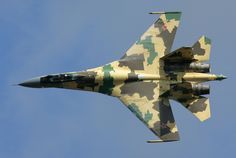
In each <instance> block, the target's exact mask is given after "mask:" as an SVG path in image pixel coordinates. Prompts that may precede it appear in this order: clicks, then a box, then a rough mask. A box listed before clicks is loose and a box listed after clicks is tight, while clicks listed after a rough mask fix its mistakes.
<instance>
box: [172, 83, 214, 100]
mask: <svg viewBox="0 0 236 158" xmlns="http://www.w3.org/2000/svg"><path fill="white" fill-rule="evenodd" d="M207 94H210V86H209V85H206V84H195V83H194V84H193V83H189V82H184V83H177V84H172V85H171V86H170V92H169V95H170V96H173V97H175V98H176V97H177V98H178V99H179V97H181V98H189V97H190V98H191V97H192V95H194V96H200V95H207Z"/></svg>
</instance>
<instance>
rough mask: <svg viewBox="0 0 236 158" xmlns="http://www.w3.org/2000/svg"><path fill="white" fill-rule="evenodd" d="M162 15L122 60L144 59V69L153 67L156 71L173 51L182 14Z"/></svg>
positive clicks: (170, 13) (167, 13)
mask: <svg viewBox="0 0 236 158" xmlns="http://www.w3.org/2000/svg"><path fill="white" fill-rule="evenodd" d="M160 14H161V15H160V18H159V19H158V20H157V21H156V22H155V23H154V24H153V25H152V26H151V27H150V28H149V29H148V30H147V31H146V32H145V33H144V34H143V35H142V36H141V38H140V39H139V40H138V41H137V42H136V43H134V44H133V46H132V47H131V48H130V49H129V50H128V51H127V52H126V53H125V55H124V56H123V57H122V58H121V60H125V59H128V60H130V59H132V57H134V58H136V59H137V58H140V59H143V61H142V62H143V64H144V67H147V66H149V67H150V66H153V69H154V70H155V69H156V64H157V63H158V61H159V58H161V57H163V56H164V55H166V54H167V53H169V52H170V50H171V47H172V44H173V41H174V38H175V34H176V31H177V28H178V26H179V21H180V17H181V13H180V12H166V13H160ZM148 70H150V68H149V69H148Z"/></svg>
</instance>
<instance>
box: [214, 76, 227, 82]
mask: <svg viewBox="0 0 236 158" xmlns="http://www.w3.org/2000/svg"><path fill="white" fill-rule="evenodd" d="M226 78H227V77H226V76H224V75H218V76H217V78H216V80H219V81H221V80H224V79H226Z"/></svg>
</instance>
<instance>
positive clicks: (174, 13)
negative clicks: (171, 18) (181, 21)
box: [149, 11, 182, 14]
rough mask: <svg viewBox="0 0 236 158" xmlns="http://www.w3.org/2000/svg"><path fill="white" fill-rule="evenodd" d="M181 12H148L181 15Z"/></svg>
mask: <svg viewBox="0 0 236 158" xmlns="http://www.w3.org/2000/svg"><path fill="white" fill-rule="evenodd" d="M181 13H182V12H179V11H175V12H150V13H149V14H181Z"/></svg>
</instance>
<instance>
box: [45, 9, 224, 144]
mask: <svg viewBox="0 0 236 158" xmlns="http://www.w3.org/2000/svg"><path fill="white" fill-rule="evenodd" d="M159 14H161V15H160V17H159V19H158V20H157V21H156V22H154V24H153V25H152V26H151V27H150V28H149V29H148V30H147V31H146V32H145V33H144V34H143V35H142V36H141V38H140V39H139V40H138V41H137V42H136V43H134V44H133V46H132V47H131V48H130V49H129V50H128V51H127V52H126V53H125V55H124V56H123V57H122V58H121V59H120V60H117V61H114V62H112V63H109V64H106V65H104V66H101V67H97V68H93V69H88V70H86V71H82V72H69V73H64V74H57V75H48V76H44V77H41V83H42V84H43V86H42V87H57V88H67V89H78V90H85V91H93V92H99V93H102V94H106V95H109V96H114V97H117V98H119V99H120V100H121V101H122V102H123V103H124V105H125V106H126V107H127V108H128V109H129V110H130V111H131V112H132V113H134V114H135V116H136V117H137V118H138V119H139V120H141V121H142V122H143V123H144V124H145V125H146V126H147V127H148V128H149V129H150V130H151V131H152V132H153V133H154V134H155V135H157V136H159V138H160V139H161V141H175V140H179V133H178V129H177V126H176V123H175V120H174V116H173V113H172V110H171V106H170V103H169V99H173V100H176V101H178V102H180V103H181V104H182V105H183V106H184V107H186V108H187V109H188V110H189V111H190V112H192V113H193V114H194V115H195V116H196V117H197V118H198V119H200V120H201V121H204V120H206V119H208V118H209V117H210V105H209V99H208V98H206V97H203V96H201V95H202V94H203V95H204V94H208V89H207V87H206V86H201V85H199V83H201V82H206V81H212V80H222V79H224V76H217V75H214V74H208V73H201V72H198V71H196V70H197V69H196V70H193V69H191V68H190V67H188V65H189V64H191V63H192V62H197V63H199V62H201V61H207V60H208V59H209V55H210V49H211V41H210V39H208V38H207V37H205V36H203V37H202V38H200V40H199V41H197V42H196V43H195V44H194V45H193V47H182V48H179V49H177V50H176V51H173V52H170V50H171V47H172V44H173V41H174V38H175V34H176V31H177V28H178V26H179V22H180V17H181V13H180V12H167V13H159ZM173 64H175V65H176V66H182V65H183V64H185V65H184V67H183V68H184V70H183V71H182V70H181V69H179V70H178V71H175V69H173V70H168V71H167V70H165V67H166V66H168V65H173ZM186 65H187V66H186ZM174 68H175V67H174ZM187 69H189V70H187ZM55 81H56V82H55ZM156 142H159V141H156Z"/></svg>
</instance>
